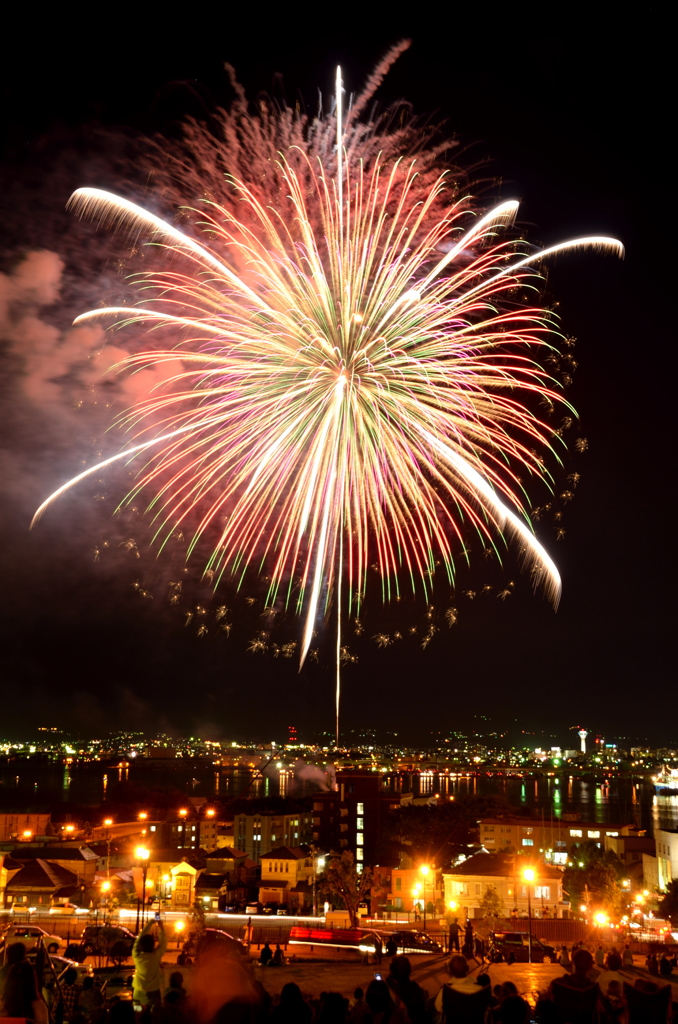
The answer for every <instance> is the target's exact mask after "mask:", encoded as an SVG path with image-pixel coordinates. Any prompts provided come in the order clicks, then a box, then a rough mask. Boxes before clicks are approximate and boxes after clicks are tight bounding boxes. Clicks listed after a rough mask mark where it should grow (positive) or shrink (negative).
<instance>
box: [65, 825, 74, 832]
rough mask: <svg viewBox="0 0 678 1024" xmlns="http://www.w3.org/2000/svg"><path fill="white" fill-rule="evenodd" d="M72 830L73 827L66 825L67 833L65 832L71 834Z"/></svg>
mask: <svg viewBox="0 0 678 1024" xmlns="http://www.w3.org/2000/svg"><path fill="white" fill-rule="evenodd" d="M73 828H74V826H73V825H66V831H67V832H72V831H73Z"/></svg>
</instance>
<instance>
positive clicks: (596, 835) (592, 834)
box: [588, 829, 600, 839]
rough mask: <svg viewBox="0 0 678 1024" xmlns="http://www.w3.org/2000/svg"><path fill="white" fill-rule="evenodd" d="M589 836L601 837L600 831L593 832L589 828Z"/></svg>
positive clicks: (591, 837)
mask: <svg viewBox="0 0 678 1024" xmlns="http://www.w3.org/2000/svg"><path fill="white" fill-rule="evenodd" d="M588 836H589V839H600V832H592V831H591V830H590V829H589V833H588Z"/></svg>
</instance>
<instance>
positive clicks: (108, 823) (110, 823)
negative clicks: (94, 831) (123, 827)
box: [104, 818, 113, 828]
mask: <svg viewBox="0 0 678 1024" xmlns="http://www.w3.org/2000/svg"><path fill="white" fill-rule="evenodd" d="M112 824H113V818H104V825H106V827H107V828H108V826H109V825H112Z"/></svg>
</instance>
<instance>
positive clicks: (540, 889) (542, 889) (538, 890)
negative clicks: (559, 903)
mask: <svg viewBox="0 0 678 1024" xmlns="http://www.w3.org/2000/svg"><path fill="white" fill-rule="evenodd" d="M534 898H535V899H537V900H540V899H541V900H550V899H551V886H550V885H535V887H534Z"/></svg>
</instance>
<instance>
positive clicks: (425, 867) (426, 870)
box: [419, 864, 435, 931]
mask: <svg viewBox="0 0 678 1024" xmlns="http://www.w3.org/2000/svg"><path fill="white" fill-rule="evenodd" d="M419 870H420V872H421V874H422V875H423V876H424V931H426V881H427V879H428V876H429V875H430V873H431V869H430V867H429V866H428V864H422V865H421V867H420V868H419ZM433 884H434V892H435V879H434V883H433Z"/></svg>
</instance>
